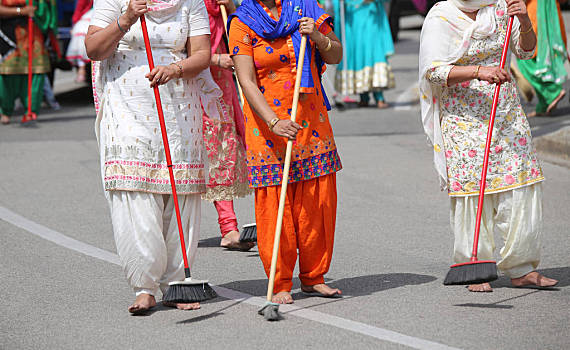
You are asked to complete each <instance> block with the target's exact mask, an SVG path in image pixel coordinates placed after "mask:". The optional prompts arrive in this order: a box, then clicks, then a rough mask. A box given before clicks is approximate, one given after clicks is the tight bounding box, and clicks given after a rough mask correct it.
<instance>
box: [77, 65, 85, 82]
mask: <svg viewBox="0 0 570 350" xmlns="http://www.w3.org/2000/svg"><path fill="white" fill-rule="evenodd" d="M85 75H86V71H85V66H80V67H78V68H77V75H76V76H75V82H76V83H84V82H85Z"/></svg>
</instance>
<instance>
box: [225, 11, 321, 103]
mask: <svg viewBox="0 0 570 350" xmlns="http://www.w3.org/2000/svg"><path fill="white" fill-rule="evenodd" d="M282 1H283V2H282V4H281V5H282V6H281V16H280V17H279V21H276V20H274V19H273V18H271V17H270V16H269V15H268V14H267V12H265V10H264V9H263V6H261V4H259V3H258V2H257V0H244V1H243V2H242V3H241V5H240V6H239V7H238V9H237V11H236V12H234V13H233V14H231V15H230V16H229V18H228V30H229V29H230V23H231V22H232V19H233V18H234V17H237V18H239V20H240V21H242V22H243V23H244V24H245V25H247V26H248V27H249V28H250V29H251V30H253V31H254V32H255V33H256V34H257V35H259V36H260V37H262V38H264V39H267V40H274V39H277V38H282V37H287V36H291V40H292V41H293V48H294V49H295V56H296V57H299V50H300V48H301V33H299V22H297V20H299V19H301V18H303V17H311V18H313V19H314V20H315V22H317V20H318V19H319V18H321V17H322V16H323V15H325V16H327V19H326V21H328V22H329V24H330V25H331V26H332V23H331V22H332V21H331V17H330V16H328V15H327V14H326V13H325V11H324V10H323V9H322V8H320V7H319V6H318V4H317V1H316V0H282ZM317 29H318V28H317ZM312 54H313V53H312V50H311V46H310V45H309V43H307V49H306V50H305V61H304V63H303V75H302V77H301V87H304V88H314V87H315V86H314V83H313V81H314V80H313V75H312V73H311V56H312ZM315 55H316V56H315V62H316V64H317V71H318V72H319V75H320V74H321V73H322V69H323V66H324V62H323V60H322V58H321V55H320V54H319V51H318V50H315ZM296 61H297V60H296ZM320 88H321V91H322V94H323V98H324V101H325V104H326V106H327V110H330V109H331V108H330V104H329V101H328V99H327V96H326V95H325V90H324V89H323V86H322V84H321V87H320Z"/></svg>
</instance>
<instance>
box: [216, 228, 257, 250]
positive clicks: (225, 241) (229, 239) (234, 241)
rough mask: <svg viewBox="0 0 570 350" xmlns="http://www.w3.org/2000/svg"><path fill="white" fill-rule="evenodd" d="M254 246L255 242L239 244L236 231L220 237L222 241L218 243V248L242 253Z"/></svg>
mask: <svg viewBox="0 0 570 350" xmlns="http://www.w3.org/2000/svg"><path fill="white" fill-rule="evenodd" d="M254 246H255V242H240V241H239V232H238V231H231V232H228V234H226V235H225V236H224V237H222V241H221V242H220V247H223V248H226V249H229V250H241V251H243V252H247V251H248V250H250V249H251V248H253V247H254Z"/></svg>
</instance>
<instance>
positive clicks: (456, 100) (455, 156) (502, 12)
mask: <svg viewBox="0 0 570 350" xmlns="http://www.w3.org/2000/svg"><path fill="white" fill-rule="evenodd" d="M495 14H496V20H497V27H496V31H495V32H494V33H492V34H491V35H490V36H488V37H486V38H483V39H480V40H478V39H472V40H471V45H470V46H469V48H468V49H467V50H466V51H465V53H464V54H463V56H462V57H461V58H460V59H459V60H458V61H457V62H455V63H454V65H459V66H469V65H480V66H498V65H499V61H500V58H501V52H502V47H503V43H504V40H505V35H506V27H507V21H508V16H507V14H506V3H505V1H502V0H501V1H498V3H497V5H496V10H495ZM464 19H465V20H466V21H470V19H469V18H468V17H467V16H464ZM441 20H442V21H445V20H446V19H445V18H442V19H441ZM515 23H516V25H515V26H514V29H513V33H512V37H511V44H510V49H511V50H512V51H513V52H514V53H515V55H516V56H517V57H519V58H521V59H529V58H531V57H532V55H533V53H534V51H530V52H527V51H524V50H523V49H522V48H521V47H520V46H519V36H520V35H519V24H518V21H515ZM452 67H453V65H447V64H446V65H438V66H434V67H433V68H431V69H429V70H428V71H427V73H426V78H427V80H428V81H429V82H430V83H432V84H434V85H439V86H441V87H442V90H441V96H440V101H439V108H440V116H441V119H440V120H441V131H442V134H443V146H444V147H443V149H437V148H438V147H439V145H435V147H436V152H444V154H445V158H446V165H447V184H448V191H449V195H450V196H468V195H477V194H478V193H479V182H480V178H481V171H482V166H483V155H484V151H485V142H486V138H487V130H488V123H489V116H490V112H491V103H492V100H493V95H494V92H495V84H490V83H488V82H485V81H479V80H471V81H466V82H463V83H460V84H455V85H453V86H447V78H448V75H449V72H450V71H451V69H452ZM506 67H509V63H508V61H507V64H506ZM543 180H544V177H543V174H542V169H541V167H540V164H539V162H538V160H537V157H536V151H535V149H534V147H533V145H532V140H531V133H530V126H529V124H528V121H527V118H526V116H525V114H524V111H523V109H522V107H521V103H520V100H519V97H518V94H517V91H516V85H515V84H514V82H506V83H504V84H502V86H501V92H500V95H499V104H498V108H497V114H496V119H495V125H494V129H493V138H492V144H491V151H490V154H489V167H488V173H487V185H486V189H485V193H494V192H501V191H506V190H510V189H514V188H517V187H522V186H527V185H530V184H534V183H537V182H540V181H543Z"/></svg>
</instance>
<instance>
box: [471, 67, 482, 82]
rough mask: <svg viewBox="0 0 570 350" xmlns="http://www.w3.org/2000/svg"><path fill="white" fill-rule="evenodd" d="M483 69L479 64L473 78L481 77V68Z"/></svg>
mask: <svg viewBox="0 0 570 350" xmlns="http://www.w3.org/2000/svg"><path fill="white" fill-rule="evenodd" d="M480 69H481V66H477V69H476V70H475V75H474V76H473V79H477V80H478V79H479V70H480Z"/></svg>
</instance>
